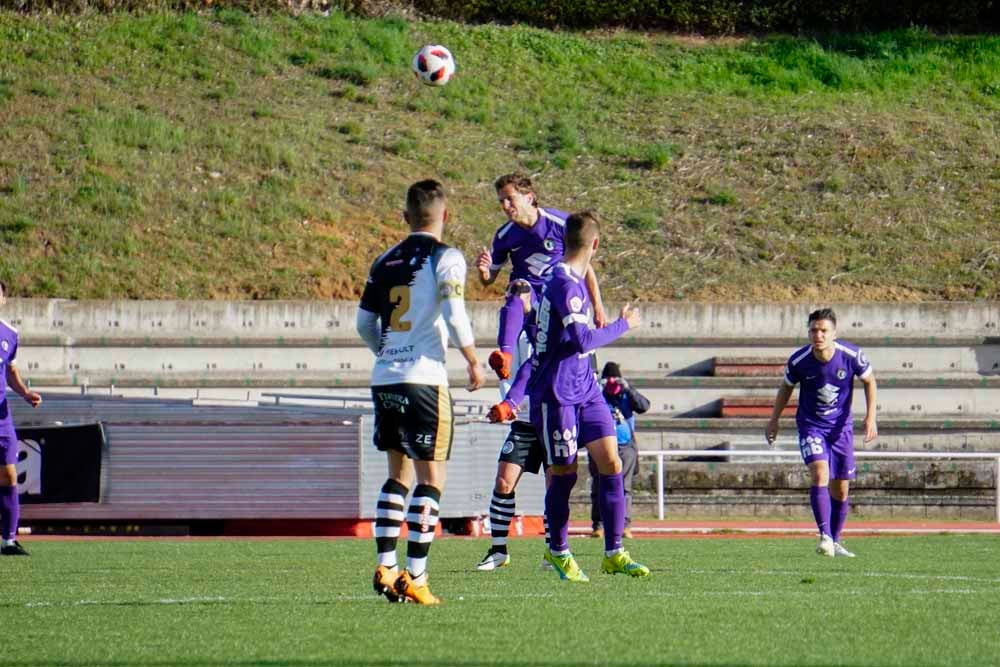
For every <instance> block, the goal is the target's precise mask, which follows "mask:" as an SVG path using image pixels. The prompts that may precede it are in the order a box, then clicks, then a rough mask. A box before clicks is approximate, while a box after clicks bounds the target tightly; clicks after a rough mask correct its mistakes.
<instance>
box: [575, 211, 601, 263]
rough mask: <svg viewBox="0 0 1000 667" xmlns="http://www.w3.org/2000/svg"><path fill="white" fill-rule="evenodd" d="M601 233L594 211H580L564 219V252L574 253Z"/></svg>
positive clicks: (599, 223) (599, 222)
mask: <svg viewBox="0 0 1000 667" xmlns="http://www.w3.org/2000/svg"><path fill="white" fill-rule="evenodd" d="M600 233H601V221H600V220H599V219H598V218H597V213H595V212H594V211H590V210H587V211H580V212H579V213H573V214H572V215H570V216H569V217H568V218H566V252H567V254H568V253H571V252H576V251H577V250H580V249H581V248H584V247H585V246H588V245H590V244H591V243H593V241H594V239H595V238H597V237H598V235H599V234H600Z"/></svg>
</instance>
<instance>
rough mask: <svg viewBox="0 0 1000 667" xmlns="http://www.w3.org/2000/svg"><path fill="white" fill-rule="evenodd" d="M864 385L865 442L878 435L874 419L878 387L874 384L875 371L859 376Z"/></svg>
mask: <svg viewBox="0 0 1000 667" xmlns="http://www.w3.org/2000/svg"><path fill="white" fill-rule="evenodd" d="M861 382H863V383H864V385H865V404H866V405H867V408H868V412H867V413H866V414H865V422H864V426H865V442H871V441H872V440H874V439H875V438H877V437H878V423H877V421H876V415H875V413H876V410H877V407H876V406H877V400H878V399H877V394H878V387H877V386H876V384H875V373H869V374H868V375H866V376H865V377H863V378H861Z"/></svg>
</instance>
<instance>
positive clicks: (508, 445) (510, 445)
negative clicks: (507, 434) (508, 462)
mask: <svg viewBox="0 0 1000 667" xmlns="http://www.w3.org/2000/svg"><path fill="white" fill-rule="evenodd" d="M512 451H514V441H513V440H507V441H506V442H504V443H503V447H502V448H501V449H500V453H502V454H510V453H511V452H512Z"/></svg>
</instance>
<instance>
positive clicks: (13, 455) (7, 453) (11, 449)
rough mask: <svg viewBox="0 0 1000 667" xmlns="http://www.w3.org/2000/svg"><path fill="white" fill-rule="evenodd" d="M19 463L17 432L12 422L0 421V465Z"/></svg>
mask: <svg viewBox="0 0 1000 667" xmlns="http://www.w3.org/2000/svg"><path fill="white" fill-rule="evenodd" d="M15 463H17V433H15V432H14V427H13V425H11V424H4V423H2V422H0V465H13V464H15Z"/></svg>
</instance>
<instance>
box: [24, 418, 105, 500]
mask: <svg viewBox="0 0 1000 667" xmlns="http://www.w3.org/2000/svg"><path fill="white" fill-rule="evenodd" d="M17 439H18V443H17V464H16V467H17V488H18V494H19V498H20V500H21V502H22V503H25V504H32V503H96V502H99V501H100V497H101V453H102V451H103V450H104V429H103V428H102V427H101V425H100V424H83V425H80V426H45V427H37V428H33V427H28V428H18V429H17Z"/></svg>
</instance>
